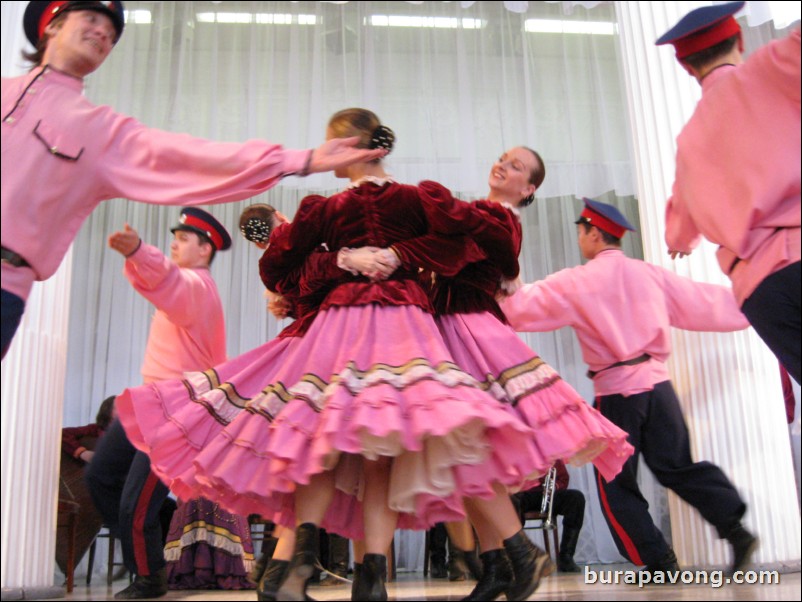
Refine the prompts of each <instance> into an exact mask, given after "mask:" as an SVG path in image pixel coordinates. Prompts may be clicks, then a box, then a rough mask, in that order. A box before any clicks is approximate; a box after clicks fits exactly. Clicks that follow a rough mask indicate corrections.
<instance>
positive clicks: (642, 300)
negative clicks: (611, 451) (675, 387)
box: [501, 249, 749, 395]
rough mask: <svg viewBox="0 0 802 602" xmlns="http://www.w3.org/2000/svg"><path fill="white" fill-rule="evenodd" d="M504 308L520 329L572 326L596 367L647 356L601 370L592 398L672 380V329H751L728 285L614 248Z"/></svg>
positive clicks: (519, 294)
mask: <svg viewBox="0 0 802 602" xmlns="http://www.w3.org/2000/svg"><path fill="white" fill-rule="evenodd" d="M501 309H502V310H503V311H504V313H505V315H506V316H507V319H508V320H509V322H510V324H511V325H512V327H513V328H514V329H515V330H518V331H535V332H538V331H547V330H556V329H558V328H562V327H564V326H571V327H572V328H573V329H574V330H575V331H576V335H577V338H578V339H579V345H580V347H581V348H582V357H583V359H584V360H585V362H586V363H587V364H588V366H589V367H590V369H591V370H593V371H599V370H602V369H603V368H607V367H608V366H611V365H612V364H615V363H617V362H620V361H626V360H631V359H635V358H637V357H639V356H641V355H643V354H644V353H646V354H648V355H649V356H650V357H651V359H650V360H649V361H647V362H645V363H642V364H637V365H634V366H620V367H617V368H611V369H609V370H604V371H603V372H599V373H598V374H597V375H596V377H595V378H594V379H593V386H594V388H595V391H596V395H612V394H621V395H634V394H635V393H641V392H643V391H648V390H650V389H652V388H653V387H654V385H655V384H657V383H659V382H663V381H666V380H669V376H668V369H667V368H666V365H665V362H666V360H667V359H668V356H669V354H670V353H671V336H670V329H671V327H672V326H674V327H676V328H682V329H685V330H700V331H713V332H728V331H732V330H742V329H744V328H746V327H747V326H749V322H748V321H747V319H746V317H745V316H744V315H743V314H742V313H741V311H740V309H739V308H738V305H737V303H736V301H735V297H734V296H733V294H732V291H731V290H730V289H728V288H726V287H723V286H718V285H715V284H706V283H701V282H694V281H693V280H689V279H688V278H683V277H681V276H677V275H676V274H674V273H673V272H670V271H668V270H665V269H663V268H661V267H658V266H655V265H652V264H649V263H646V262H645V261H640V260H638V259H631V258H629V257H627V256H626V255H624V253H623V252H622V251H620V250H616V249H607V250H605V251H602V252H601V253H599V254H598V255H597V256H596V257H595V258H594V259H593V260H591V261H589V262H588V263H586V264H585V265H581V266H577V267H574V268H568V269H565V270H561V271H559V272H557V273H555V274H552V275H551V276H548V277H547V278H545V279H544V280H540V281H538V282H533V283H531V284H525V285H523V287H522V288H520V289H519V290H518V291H516V292H515V293H514V294H513V295H512V296H510V297H508V298H506V299H504V300H503V301H502V302H501Z"/></svg>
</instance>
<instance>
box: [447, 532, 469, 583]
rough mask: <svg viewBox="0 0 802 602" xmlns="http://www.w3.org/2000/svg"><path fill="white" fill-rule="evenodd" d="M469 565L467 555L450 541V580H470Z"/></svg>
mask: <svg viewBox="0 0 802 602" xmlns="http://www.w3.org/2000/svg"><path fill="white" fill-rule="evenodd" d="M469 572H470V569H468V563H467V562H466V558H465V553H464V552H463V551H462V550H460V549H459V548H458V547H457V546H455V545H454V544H453V543H452V542H451V539H449V540H448V580H449V581H465V580H466V579H467V578H468V573H469Z"/></svg>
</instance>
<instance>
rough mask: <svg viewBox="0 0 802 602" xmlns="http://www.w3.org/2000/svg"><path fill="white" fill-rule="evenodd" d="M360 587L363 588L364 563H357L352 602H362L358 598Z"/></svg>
mask: <svg viewBox="0 0 802 602" xmlns="http://www.w3.org/2000/svg"><path fill="white" fill-rule="evenodd" d="M360 587H362V563H360V562H355V563H354V581H353V583H351V600H354V601H357V600H360V598H358V597H357V594H358V592H359V588H360Z"/></svg>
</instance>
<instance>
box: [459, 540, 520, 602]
mask: <svg viewBox="0 0 802 602" xmlns="http://www.w3.org/2000/svg"><path fill="white" fill-rule="evenodd" d="M479 558H480V559H481V561H482V577H481V578H480V579H479V583H477V584H476V587H474V588H473V591H472V592H471V593H470V594H468V596H467V597H465V598H463V600H495V599H496V598H498V597H499V596H500V595H501V594H502V593H504V592H506V591H507V590H508V589H509V588H510V587H512V584H513V582H514V577H513V574H512V566H511V565H510V559H509V558H507V553H506V552H505V551H504V550H490V551H489V552H484V553H483V554H480V555H479Z"/></svg>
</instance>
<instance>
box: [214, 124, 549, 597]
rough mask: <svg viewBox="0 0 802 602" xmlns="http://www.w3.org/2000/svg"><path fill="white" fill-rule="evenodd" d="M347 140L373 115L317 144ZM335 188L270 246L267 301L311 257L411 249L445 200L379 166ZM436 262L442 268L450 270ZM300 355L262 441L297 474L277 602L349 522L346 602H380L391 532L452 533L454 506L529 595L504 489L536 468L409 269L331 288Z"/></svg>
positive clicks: (526, 433) (539, 558)
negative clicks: (296, 374)
mask: <svg viewBox="0 0 802 602" xmlns="http://www.w3.org/2000/svg"><path fill="white" fill-rule="evenodd" d="M346 135H358V136H362V137H363V139H364V143H365V145H366V146H367V145H368V144H369V143H370V140H371V139H376V138H381V137H382V135H385V136H386V135H387V132H386V130H382V128H381V127H380V123H379V121H378V119H377V118H376V116H375V115H374V114H372V113H370V112H369V111H365V110H362V109H351V110H346V111H342V112H340V113H338V114H337V115H335V116H334V117H333V118H332V120H331V121H330V123H329V132H328V137H329V138H332V137H337V136H346ZM336 175H338V176H342V177H348V178H349V179H350V180H351V182H352V185H351V187H350V188H349V189H348V190H346V191H345V192H343V193H340V194H338V195H335V196H333V197H331V198H328V199H326V198H323V197H308V198H307V199H305V200H304V201H303V202H302V204H301V206H300V208H299V210H298V213H297V214H296V217H295V219H294V221H293V223H292V225H291V226H290V227H288V228H287V229H286V230H284V235H283V236H281V237H275V238H274V239H273V241H272V243H271V246H270V248H269V249H268V252H267V261H266V279H267V285H268V287H270V288H273V287H274V288H275V290H276V291H278V292H282V287H283V279H284V278H285V274H286V273H287V272H291V271H293V270H297V269H299V268H300V267H301V266H302V262H303V261H304V260H305V259H306V257H308V256H309V254H310V252H311V251H312V250H313V249H315V248H317V247H318V246H319V245H320V244H323V243H325V244H326V246H328V247H329V248H333V249H342V250H341V251H340V253H338V256H339V257H340V258H341V259H343V260H345V259H347V258H348V257H349V256H350V255H351V254H352V252H351V251H349V250H348V248H349V247H353V246H357V245H373V246H386V245H390V244H394V243H400V242H403V241H409V240H417V239H418V238H419V237H421V236H422V235H424V234H426V233H428V231H429V229H430V224H429V223H428V219H427V215H429V214H436V213H437V210H436V209H427V207H426V205H430V204H431V205H435V206H436V205H438V204H439V201H437V200H436V198H435V197H437V196H438V195H439V196H442V197H443V198H444V199H448V200H450V194H449V193H448V192H447V191H445V190H444V189H442V190H438V189H437V187H436V186H435V185H430V187H429V190H428V191H426V192H425V193H424V192H422V191H421V190H420V189H418V188H416V187H412V186H402V185H400V184H397V183H395V182H393V181H392V180H391V179H390V178H389V177H388V176H387V174H386V173H385V172H384V169H383V167H382V165H381V163H380V162H371V163H363V164H358V165H357V166H354V167H353V168H349V169H346V170H341V171H338V172H337V174H336ZM425 259H427V260H428V261H429V262H430V263H431V257H427V258H425ZM439 261H440V262H442V263H443V264H445V265H447V266H448V265H449V264H453V262H454V258H448V257H440V258H439ZM435 271H437V270H435ZM304 342H305V347H306V348H307V349H308V351H309V359H308V360H307V361H309V363H310V365H314V369H315V372H311V371H310V372H309V373H308V374H307V375H305V377H304V379H303V380H302V381H300V382H298V383H296V384H295V385H293V386H292V387H290V394H289V396H288V398H289V399H288V403H287V405H286V407H285V408H283V410H282V412H281V414H279V415H278V416H277V417H276V419H275V422H274V424H273V431H274V432H273V433H271V435H272V436H273V439H275V440H276V441H279V440H284V441H286V442H287V443H289V444H291V446H292V448H293V449H295V450H297V454H298V456H300V458H299V459H296V458H294V457H287V458H286V459H285V461H286V463H287V464H288V472H290V473H293V472H294V471H297V472H296V473H295V474H296V475H297V476H296V479H297V481H296V482H297V483H298V487H297V495H296V497H295V510H296V524H298V525H299V526H298V530H297V540H296V551H295V554H294V555H293V558H292V560H291V568H292V570H291V571H290V574H289V576H288V578H287V580H286V581H285V583H284V584H283V585H282V588H281V590H280V596H281V597H282V598H283V599H300V598H301V597H302V596H303V595H304V591H305V582H306V579H308V577H309V576H310V575H311V573H312V567H313V563H314V559H315V556H316V548H315V541H316V530H317V527H318V526H319V525H321V524H323V525H324V526H325V527H326V528H327V529H328V530H334V531H335V532H340V533H342V534H344V535H352V534H354V533H357V534H358V533H360V531H361V526H362V521H360V520H359V518H360V516H361V517H362V518H363V522H364V535H365V545H366V554H365V557H364V563H363V567H362V575H361V585H360V587H358V588H356V589H355V592H354V598H355V599H371V600H380V599H386V595H387V594H386V591H385V588H384V580H385V577H386V558H385V556H384V553H385V550H386V549H387V547H388V545H389V543H390V541H391V539H392V535H393V532H394V530H395V528H396V524H398V525H399V526H402V527H417V528H422V527H425V526H428V525H429V524H431V523H433V522H436V521H438V520H457V519H460V518H462V517H463V516H464V508H463V504H462V498H470V499H471V500H472V504H474V505H475V506H477V507H478V508H480V509H481V511H482V512H483V514H485V515H486V516H488V519H489V520H490V521H491V523H492V524H493V525H494V527H495V528H496V529H497V531H498V532H500V533H502V534H503V537H504V539H505V547H506V548H507V550H508V552H509V555H510V558H511V561H512V564H513V570H514V573H515V578H516V583H515V589H514V591H513V592H512V599H524V598H525V597H527V596H528V595H529V594H531V592H532V591H534V589H535V588H536V587H537V584H538V581H539V577H540V574H541V572H542V571H543V570H544V568H545V567H546V566H547V564H548V562H549V561H548V557H547V556H546V555H545V554H544V553H543V552H542V551H540V550H538V549H537V548H535V547H534V546H533V545H532V544H531V542H530V541H529V539H528V538H527V537H526V536H525V535H524V534H523V532H522V530H521V527H520V522H519V521H518V518H517V515H516V514H515V511H514V509H513V507H512V505H511V503H510V501H509V498H508V497H507V496H506V487H517V486H519V485H521V484H522V483H523V482H525V481H526V480H527V479H528V478H530V477H531V476H533V475H535V474H540V473H542V472H543V471H544V470H545V469H546V468H547V467H548V463H547V460H546V459H545V458H544V456H543V455H542V454H541V453H540V452H539V450H538V448H537V446H536V444H535V439H536V438H535V436H534V433H533V432H532V431H531V430H530V429H529V428H527V427H524V426H523V424H522V421H521V420H520V418H519V417H517V416H516V415H515V414H514V412H510V411H509V410H508V409H507V408H505V407H504V405H503V404H501V403H499V402H498V401H497V400H495V399H494V398H493V397H492V396H491V395H489V394H487V393H485V392H483V391H481V390H480V389H479V388H477V387H476V384H477V383H476V380H475V379H473V378H470V377H468V378H466V375H465V373H464V372H463V371H462V370H460V369H459V368H458V367H457V366H455V365H454V364H453V363H452V361H451V356H450V354H449V353H448V352H447V351H446V349H445V348H444V346H443V345H442V339H440V337H439V335H438V332H437V328H436V325H435V324H434V321H433V319H432V317H431V316H430V314H429V301H428V298H427V296H426V293H425V291H424V290H423V288H422V287H421V285H420V283H419V282H418V266H410V267H409V268H408V269H402V270H398V271H396V272H394V273H393V275H392V276H391V278H390V279H388V280H385V281H381V282H371V281H369V280H367V279H366V278H364V277H359V276H354V278H353V280H352V281H351V282H347V283H345V284H343V285H341V286H339V287H337V288H335V289H334V290H333V291H332V293H331V294H330V295H329V296H328V297H327V298H326V300H325V301H324V302H323V304H322V306H321V311H320V313H319V314H318V315H317V316H316V318H315V321H314V323H313V325H312V326H311V327H310V329H309V331H308V333H307V335H306V336H305V337H304ZM271 451H272V446H271ZM301 470H303V471H305V473H306V474H300V473H301ZM207 476H209V473H207ZM360 476H361V477H362V478H361V479H359V478H358V477H360ZM355 478H357V480H355ZM349 479H350V482H349Z"/></svg>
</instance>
